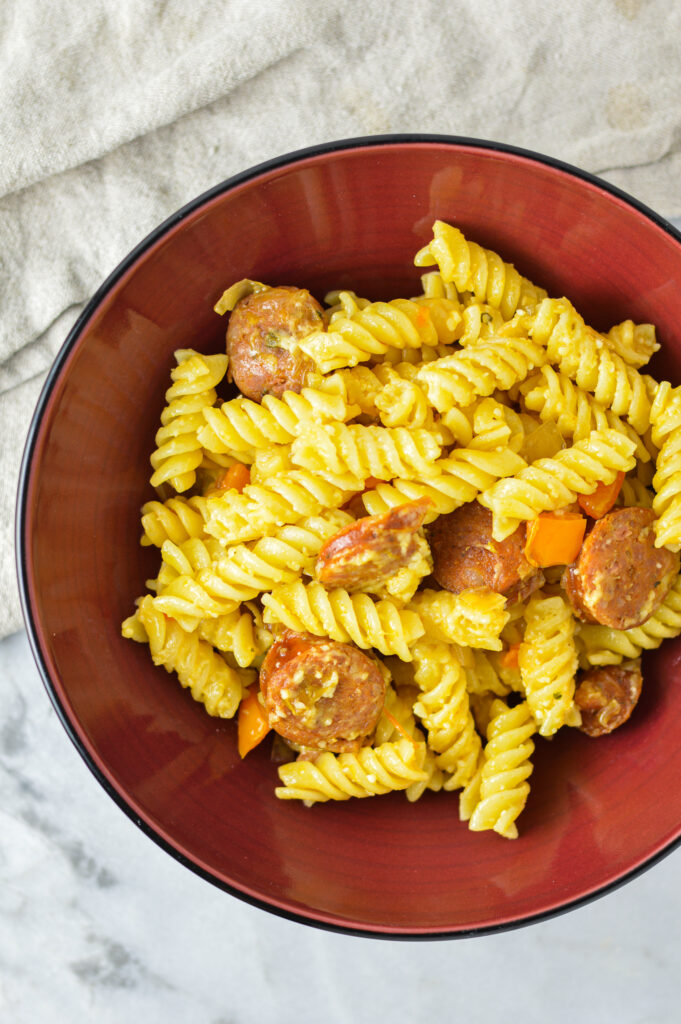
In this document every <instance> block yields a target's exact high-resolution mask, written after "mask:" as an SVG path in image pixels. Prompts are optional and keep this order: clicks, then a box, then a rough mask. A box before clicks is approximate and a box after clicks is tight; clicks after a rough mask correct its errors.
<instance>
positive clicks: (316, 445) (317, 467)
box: [291, 423, 442, 481]
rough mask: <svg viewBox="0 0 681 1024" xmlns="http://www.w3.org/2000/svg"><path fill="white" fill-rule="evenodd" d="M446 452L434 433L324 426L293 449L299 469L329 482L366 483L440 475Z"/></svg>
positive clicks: (304, 438)
mask: <svg viewBox="0 0 681 1024" xmlns="http://www.w3.org/2000/svg"><path fill="white" fill-rule="evenodd" d="M441 451H442V446H441V444H440V443H439V442H438V440H437V438H436V437H435V436H434V434H432V433H431V432H430V431H429V430H424V429H418V430H416V429H415V430H408V429H407V428H406V427H392V428H390V427H364V426H362V425H361V424H359V423H356V424H350V425H347V424H344V423H333V424H331V423H324V424H320V425H319V426H316V427H310V428H309V430H307V431H306V432H305V434H303V435H302V436H301V437H297V438H296V439H295V441H294V442H293V444H292V446H291V455H292V458H293V461H294V463H296V464H297V465H299V466H300V467H301V468H303V469H306V470H309V471H311V472H314V473H316V474H318V475H319V476H321V477H326V475H327V474H331V475H332V476H334V477H339V478H340V477H343V476H344V475H349V476H350V477H351V478H353V479H355V480H361V481H364V480H366V479H367V477H370V476H373V477H375V478H376V479H377V480H392V479H393V478H394V477H400V478H404V479H407V480H409V479H411V478H413V477H414V476H418V477H431V476H437V475H438V469H437V466H436V461H437V459H438V457H439V455H440V452H441Z"/></svg>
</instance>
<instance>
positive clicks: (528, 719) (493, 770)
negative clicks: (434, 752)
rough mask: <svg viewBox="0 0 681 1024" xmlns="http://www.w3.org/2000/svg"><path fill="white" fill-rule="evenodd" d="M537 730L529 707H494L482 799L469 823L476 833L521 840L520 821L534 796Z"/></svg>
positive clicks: (482, 774) (482, 773)
mask: <svg viewBox="0 0 681 1024" xmlns="http://www.w3.org/2000/svg"><path fill="white" fill-rule="evenodd" d="M535 730H536V726H535V724H534V720H533V718H532V714H531V712H530V709H529V707H528V706H527V704H526V703H524V702H523V703H522V704H518V705H517V706H516V707H514V708H509V707H508V705H507V704H505V703H504V701H503V700H501V699H497V700H495V701H494V703H493V704H492V708H491V718H490V722H489V725H488V727H487V743H486V745H485V749H484V759H483V762H482V767H481V771H480V776H479V779H477V780H475V782H476V783H478V784H479V795H478V796H477V799H476V801H475V806H474V808H473V809H472V811H470V819H469V821H468V827H469V828H470V829H471V830H472V831H473V832H481V831H483V830H485V829H494V831H495V832H498V833H499V834H500V835H502V836H505V837H506V838H507V839H517V837H518V828H517V826H516V819H517V817H518V815H519V814H520V812H521V811H522V809H523V807H524V806H525V803H526V802H527V797H528V794H529V792H530V784H529V782H528V781H527V780H528V778H529V776H530V775H531V774H532V763H531V761H530V758H531V757H532V754H533V753H534V743H533V742H532V738H531V737H532V735H533V734H534V732H535ZM471 785H473V783H471ZM467 795H470V794H467Z"/></svg>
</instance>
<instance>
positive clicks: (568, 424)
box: [520, 366, 650, 462]
mask: <svg viewBox="0 0 681 1024" xmlns="http://www.w3.org/2000/svg"><path fill="white" fill-rule="evenodd" d="M520 390H521V392H522V394H523V401H524V405H525V407H526V408H527V409H529V410H531V411H532V412H536V413H539V416H540V418H541V420H542V422H547V421H549V422H552V423H555V424H556V426H557V427H558V430H559V431H560V433H561V434H562V435H563V437H568V438H572V439H573V440H574V441H583V440H584V439H585V438H587V437H589V435H590V434H591V433H592V431H594V430H617V431H619V433H620V434H624V436H625V437H628V438H629V439H630V440H631V441H633V442H634V444H635V445H636V447H635V449H634V451H635V454H636V458H637V459H640V460H641V461H642V462H649V461H650V452H649V451H648V449H647V447H646V444H645V441H644V439H643V438H642V437H641V436H640V435H639V434H638V433H637V432H636V431H635V430H634V428H633V427H632V426H631V424H629V423H625V422H624V420H623V419H622V418H621V417H620V416H616V415H615V413H614V412H613V411H612V409H606V408H604V406H602V405H600V404H599V403H598V402H597V401H596V399H595V398H594V397H593V395H591V394H590V393H589V392H588V391H584V390H583V389H582V388H580V387H578V386H577V385H576V384H575V383H574V382H573V381H571V380H570V378H569V377H567V376H566V375H565V374H564V373H558V372H556V370H554V368H553V367H552V366H543V367H542V368H541V370H540V372H539V373H538V374H536V375H533V376H532V377H531V378H530V379H529V380H527V381H525V383H524V384H523V385H521V389H520Z"/></svg>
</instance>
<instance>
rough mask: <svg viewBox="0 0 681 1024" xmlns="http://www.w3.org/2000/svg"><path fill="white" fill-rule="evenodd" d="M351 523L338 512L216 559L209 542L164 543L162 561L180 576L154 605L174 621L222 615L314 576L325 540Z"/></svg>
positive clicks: (240, 546) (287, 528)
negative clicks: (282, 586)
mask: <svg viewBox="0 0 681 1024" xmlns="http://www.w3.org/2000/svg"><path fill="white" fill-rule="evenodd" d="M353 521H354V520H353V517H352V516H351V515H349V514H348V513H347V512H342V511H340V510H338V511H336V512H334V513H333V514H331V515H330V516H329V517H328V518H324V517H321V516H310V517H309V518H307V519H303V520H301V521H300V522H299V523H297V524H294V525H287V526H283V527H281V529H280V530H279V531H278V533H277V534H276V535H275V536H273V537H262V538H261V539H260V540H258V541H256V542H255V543H252V544H237V545H235V546H233V547H231V548H228V549H227V550H226V551H224V550H222V551H221V552H220V554H219V555H218V556H216V554H215V552H214V550H213V551H212V552H211V551H210V550H209V549H210V542H208V543H207V544H206V543H204V544H202V545H201V547H197V544H196V542H194V543H193V544H192V541H188V542H187V544H186V545H184V546H183V548H177V547H175V546H171V545H170V544H164V546H163V549H162V554H163V557H164V560H167V559H170V558H172V559H173V562H174V565H175V566H176V567H177V569H178V570H179V572H178V575H177V577H175V578H174V579H172V580H169V581H168V582H167V583H166V584H165V586H162V587H160V588H159V590H158V596H157V597H156V598H154V604H155V606H156V608H158V609H159V610H160V611H162V612H164V613H165V614H166V615H172V616H173V617H175V618H178V616H184V617H191V616H195V617H196V618H215V617H217V616H218V615H224V614H226V613H227V612H230V611H232V610H233V609H234V608H236V607H237V605H239V604H240V603H241V602H244V601H250V600H252V599H253V598H255V597H257V596H258V594H260V593H262V592H263V591H267V590H271V589H272V588H273V587H275V586H277V585H278V584H281V583H292V582H294V581H295V580H296V579H298V577H299V576H300V574H301V573H304V574H307V575H308V576H311V575H312V574H313V572H314V563H315V559H316V557H317V555H318V554H319V551H320V549H321V547H322V545H323V544H324V543H325V541H327V540H329V539H330V538H331V537H332V536H333V535H334V534H336V533H338V531H339V530H341V529H342V528H343V527H344V526H347V525H348V524H349V523H352V522H353ZM199 543H200V542H199ZM214 543H216V542H214ZM197 551H198V555H199V557H197ZM211 554H212V557H211ZM188 555H189V556H191V557H188Z"/></svg>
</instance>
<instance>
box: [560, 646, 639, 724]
mask: <svg viewBox="0 0 681 1024" xmlns="http://www.w3.org/2000/svg"><path fill="white" fill-rule="evenodd" d="M642 682H643V677H642V675H641V662H640V659H639V660H637V661H629V662H624V663H623V664H622V665H608V666H607V667H606V668H592V669H589V671H588V672H584V673H583V674H582V676H581V679H580V681H579V684H578V686H577V689H576V690H575V704H576V705H577V707H578V708H579V710H580V711H581V713H582V724H581V726H580V729H581V730H582V732H585V733H586V734H587V736H604V735H605V734H606V733H608V732H612V731H613V729H617V727H618V726H620V725H622V723H623V722H626V720H627V718H628V717H629V715H630V714H631V712H632V711H633V710H634V707H635V706H636V702H637V700H638V698H639V695H640V693H641V683H642Z"/></svg>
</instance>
